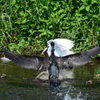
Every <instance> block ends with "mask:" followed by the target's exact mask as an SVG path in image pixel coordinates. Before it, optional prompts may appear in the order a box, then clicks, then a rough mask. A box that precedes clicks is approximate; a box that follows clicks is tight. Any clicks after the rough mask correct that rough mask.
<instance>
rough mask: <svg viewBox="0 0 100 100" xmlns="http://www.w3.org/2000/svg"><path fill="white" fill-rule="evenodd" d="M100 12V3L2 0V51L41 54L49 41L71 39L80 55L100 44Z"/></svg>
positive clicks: (91, 0) (0, 40) (63, 0)
mask: <svg viewBox="0 0 100 100" xmlns="http://www.w3.org/2000/svg"><path fill="white" fill-rule="evenodd" d="M99 12H100V1H99V0H69V1H67V0H62V1H59V0H47V1H45V0H1V1H0V34H1V35H0V47H8V48H9V49H10V50H12V51H13V50H14V49H17V50H18V51H17V52H21V50H22V49H23V48H26V46H27V48H30V50H31V49H33V48H34V50H38V51H41V50H43V48H44V47H45V46H46V42H47V41H48V40H50V39H55V38H67V39H71V40H73V41H74V42H75V51H76V52H78V51H80V50H84V49H89V48H91V47H93V46H95V45H97V44H99V42H100V27H99V26H100V13H99ZM22 41H24V42H25V44H26V46H25V45H24V43H23V42H22Z"/></svg>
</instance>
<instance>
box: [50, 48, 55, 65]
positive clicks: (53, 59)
mask: <svg viewBox="0 0 100 100" xmlns="http://www.w3.org/2000/svg"><path fill="white" fill-rule="evenodd" d="M51 58H52V64H53V63H55V55H54V47H52V50H51Z"/></svg>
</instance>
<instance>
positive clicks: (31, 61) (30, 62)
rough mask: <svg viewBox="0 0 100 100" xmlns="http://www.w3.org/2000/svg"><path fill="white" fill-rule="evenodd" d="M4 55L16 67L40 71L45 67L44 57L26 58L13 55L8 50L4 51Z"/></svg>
mask: <svg viewBox="0 0 100 100" xmlns="http://www.w3.org/2000/svg"><path fill="white" fill-rule="evenodd" d="M4 54H5V56H6V57H7V58H9V59H10V60H12V61H13V62H14V63H15V64H16V65H18V66H21V67H24V68H30V69H36V70H38V69H39V68H40V67H44V66H43V62H44V59H45V58H43V57H36V56H26V55H21V54H17V53H13V52H10V51H7V50H4ZM41 69H42V68H41Z"/></svg>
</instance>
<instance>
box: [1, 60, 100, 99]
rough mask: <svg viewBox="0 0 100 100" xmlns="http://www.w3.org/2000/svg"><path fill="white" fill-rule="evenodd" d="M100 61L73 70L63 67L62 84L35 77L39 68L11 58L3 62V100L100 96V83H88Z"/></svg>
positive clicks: (99, 65) (95, 97)
mask: <svg viewBox="0 0 100 100" xmlns="http://www.w3.org/2000/svg"><path fill="white" fill-rule="evenodd" d="M99 67H100V62H99V61H98V60H95V61H93V62H91V63H89V64H87V65H85V66H81V67H77V68H75V69H74V70H70V69H67V70H66V71H61V73H62V75H63V76H64V78H66V79H64V80H62V84H61V86H60V88H58V89H54V88H52V87H51V86H50V85H49V83H48V82H40V81H34V79H35V77H36V76H37V75H38V74H39V73H40V71H36V70H32V69H25V68H22V67H19V66H16V65H15V64H14V63H12V62H10V63H7V64H4V63H2V62H0V75H2V74H5V75H7V77H5V78H0V100H87V99H88V100H99V98H100V84H97V83H95V84H87V83H86V82H87V81H88V80H90V79H91V78H92V77H93V76H94V73H95V72H96V71H97V69H98V68H99Z"/></svg>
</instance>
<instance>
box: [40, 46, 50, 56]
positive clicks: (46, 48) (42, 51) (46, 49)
mask: <svg viewBox="0 0 100 100" xmlns="http://www.w3.org/2000/svg"><path fill="white" fill-rule="evenodd" d="M48 48H49V46H47V47H46V48H45V49H44V50H43V51H42V53H41V55H43V54H44V52H45V51H46V50H47V49H48Z"/></svg>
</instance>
